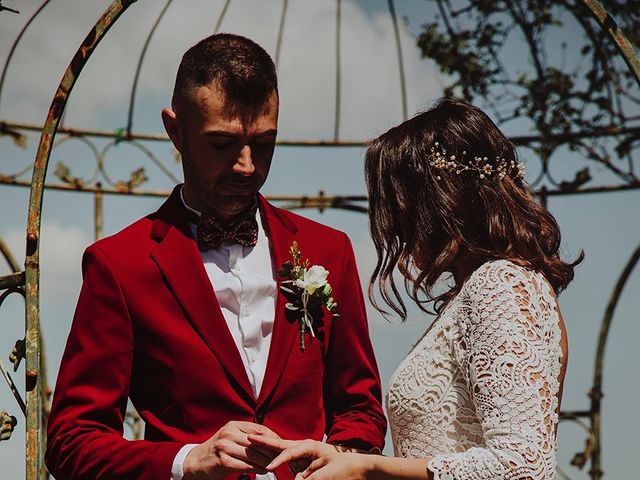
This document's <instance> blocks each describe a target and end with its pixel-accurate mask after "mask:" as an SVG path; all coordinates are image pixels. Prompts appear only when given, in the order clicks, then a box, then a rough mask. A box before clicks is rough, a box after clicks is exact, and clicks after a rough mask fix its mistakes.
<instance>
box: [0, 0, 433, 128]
mask: <svg viewBox="0 0 640 480" xmlns="http://www.w3.org/2000/svg"><path fill="white" fill-rule="evenodd" d="M109 3H110V2H107V1H100V2H96V1H94V2H76V1H73V0H59V1H57V2H52V4H51V5H49V6H47V7H46V8H45V10H44V11H43V13H42V15H41V16H40V17H38V19H36V21H35V22H34V23H33V24H32V26H31V27H30V29H29V30H28V31H27V33H26V35H25V36H24V37H23V40H22V42H21V43H20V45H19V46H18V49H17V50H16V52H15V55H14V59H13V61H12V64H11V67H10V69H9V71H8V76H7V80H6V83H5V86H4V91H3V96H2V99H1V100H2V103H1V104H0V117H2V118H8V119H11V120H16V121H28V122H37V123H39V122H42V121H43V119H44V117H45V115H46V112H47V109H48V107H49V104H50V102H51V98H52V96H53V93H54V91H55V88H56V87H57V85H58V83H59V81H60V79H61V77H62V74H63V72H64V69H65V68H66V66H67V64H68V62H69V61H70V59H71V57H72V55H73V53H74V52H75V50H76V49H77V47H78V46H79V45H80V42H81V41H82V39H83V38H84V37H85V35H86V33H87V31H88V30H89V28H90V26H91V25H92V24H93V23H94V22H95V21H96V20H97V18H98V17H99V16H100V15H101V14H102V12H103V11H104V10H105V9H106V7H107V6H108V5H109ZM39 4H40V2H39V1H35V0H32V1H24V2H22V5H21V6H20V7H21V9H22V10H23V13H21V15H20V16H16V15H13V16H10V15H9V14H2V15H0V58H4V57H5V56H6V54H8V51H9V48H10V45H11V44H12V43H13V40H14V38H15V37H16V35H17V33H18V31H19V30H20V28H21V27H22V25H23V24H24V22H25V21H26V19H27V18H28V16H29V15H30V14H31V12H32V11H34V10H35V8H36V7H37V6H39ZM163 6H164V2H144V3H143V2H140V3H134V4H133V5H132V6H131V7H129V9H128V10H127V11H126V12H125V13H124V14H123V16H122V17H121V18H120V19H119V20H118V21H117V22H116V24H115V25H114V26H113V27H112V29H111V31H109V32H108V33H107V36H106V37H105V39H104V40H103V41H102V43H101V44H100V45H99V46H98V47H97V49H96V50H95V52H94V53H93V56H92V57H91V58H90V60H89V62H88V63H87V65H86V67H85V69H84V70H83V71H82V73H81V74H80V76H79V80H78V82H77V84H76V86H75V87H74V91H73V92H72V94H71V96H70V100H69V104H68V107H67V113H66V124H67V125H68V126H70V127H87V128H109V129H110V128H116V127H120V126H124V125H125V123H126V116H127V109H128V103H129V95H130V92H131V86H132V82H133V78H134V74H135V68H136V65H137V62H138V58H139V54H140V52H141V50H142V47H143V44H144V41H145V39H146V37H147V35H148V33H149V32H150V30H151V27H152V25H153V23H154V22H155V20H156V18H157V16H158V15H159V13H160V11H161V9H162V7H163ZM221 8H222V2H219V5H218V4H214V5H212V4H211V2H210V1H207V0H189V1H188V2H186V1H174V2H173V3H172V4H171V6H170V7H169V9H168V11H167V13H166V15H165V16H164V18H163V20H162V22H161V23H160V25H159V26H158V29H157V30H156V32H155V35H154V37H153V40H152V42H151V44H150V46H149V49H148V51H147V55H146V57H145V59H144V63H143V66H142V74H141V76H140V82H139V85H138V90H137V92H138V95H137V103H136V110H135V117H134V120H135V121H136V122H137V123H136V124H137V125H139V128H141V129H143V130H145V131H148V130H149V128H152V129H153V130H154V131H161V129H162V126H161V123H160V120H159V109H160V108H161V107H162V106H163V105H165V104H167V103H168V102H169V98H170V95H171V89H172V86H173V81H174V77H175V72H176V69H177V65H178V63H179V61H180V57H181V55H182V53H183V52H184V51H185V50H186V49H187V48H188V47H189V46H190V45H192V44H193V43H195V42H196V41H198V40H199V39H200V38H202V37H204V36H206V35H208V34H210V33H212V31H213V29H214V26H215V23H216V21H217V19H218V15H219V13H220V11H221ZM70 12H73V15H70ZM280 13H281V10H280V4H278V8H274V4H273V3H272V2H255V1H246V0H245V1H244V2H242V1H237V2H233V3H232V4H231V6H230V8H229V10H228V12H227V16H226V17H225V21H224V22H223V24H222V30H224V31H234V32H238V33H241V34H245V35H248V36H250V37H251V38H253V39H255V40H256V41H258V42H259V43H261V44H262V45H263V46H264V47H265V48H266V49H267V50H268V51H269V52H270V53H271V54H272V55H273V56H275V49H276V39H277V34H278V25H279V22H280ZM335 28H336V20H335V3H334V2H308V1H303V0H297V1H291V2H289V9H288V13H287V18H286V24H285V30H284V41H283V48H282V53H281V62H280V68H279V76H280V82H281V96H282V115H281V129H280V130H281V132H282V136H283V138H284V137H288V138H292V137H295V138H301V137H303V138H330V137H332V135H333V120H334V98H335ZM341 35H342V40H341V45H342V47H341V56H342V58H341V68H342V102H341V109H342V112H341V119H340V123H341V137H342V138H345V139H350V138H368V137H371V136H374V135H376V134H377V133H379V132H380V131H381V130H384V129H387V128H389V127H390V126H391V125H392V124H395V123H398V122H399V121H400V120H401V101H400V95H399V74H398V68H397V57H396V51H395V39H394V34H393V26H392V23H391V20H390V18H389V16H388V15H387V14H386V13H374V14H368V13H367V12H365V11H363V10H362V8H361V7H360V6H358V5H357V4H356V3H355V2H343V4H342V27H341ZM401 43H402V45H403V49H404V55H403V57H404V61H405V68H406V73H407V79H408V97H409V102H410V104H409V114H412V113H413V112H414V111H415V110H416V109H418V108H419V107H420V106H421V105H423V104H424V103H425V102H426V101H427V100H429V99H430V98H433V97H436V96H438V95H439V92H440V88H439V80H438V78H439V74H437V73H436V72H435V71H434V70H433V69H432V68H431V66H430V65H429V64H427V63H425V62H424V61H422V60H421V59H420V57H419V54H418V52H417V49H416V48H415V45H414V44H415V41H414V39H413V37H412V36H411V35H410V34H409V33H408V32H407V31H406V29H404V28H402V27H401ZM152 110H153V111H152ZM140 125H142V126H140ZM143 127H144V128H143Z"/></svg>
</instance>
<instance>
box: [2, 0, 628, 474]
mask: <svg viewBox="0 0 640 480" xmlns="http://www.w3.org/2000/svg"><path fill="white" fill-rule="evenodd" d="M135 1H136V0H115V1H114V2H113V3H112V4H111V6H110V7H109V8H108V9H107V11H106V12H105V13H104V15H103V16H102V17H101V18H100V20H99V21H98V22H97V23H96V25H95V26H94V27H93V28H92V29H91V31H90V32H89V34H88V35H87V37H86V38H85V40H84V42H83V43H82V45H81V46H80V48H79V49H78V51H77V52H76V55H75V56H74V58H73V60H72V61H71V63H70V64H69V66H68V68H67V70H66V72H65V74H64V76H63V79H62V81H61V83H60V85H59V87H58V90H57V92H56V94H55V96H54V99H53V101H52V103H51V107H50V109H49V113H48V115H47V119H46V122H45V124H44V126H43V127H39V126H36V125H28V124H20V123H12V122H6V121H0V136H1V135H5V136H10V137H12V138H13V139H14V141H20V140H21V138H23V132H40V133H41V137H40V142H39V146H38V152H37V155H36V158H35V161H34V163H33V164H32V165H30V166H28V167H27V168H26V169H24V170H22V171H21V172H17V173H14V174H8V175H7V174H2V173H0V184H4V185H15V186H22V187H27V188H30V200H29V213H28V226H27V232H26V261H25V270H24V271H22V270H21V269H20V268H19V267H18V265H17V263H16V262H15V259H14V258H13V256H12V255H11V252H10V251H9V250H8V248H7V247H6V245H5V244H4V242H2V240H0V253H2V256H3V258H4V260H5V261H6V262H7V264H8V265H9V267H10V269H11V270H12V272H13V273H12V274H9V275H5V276H1V277H0V307H1V305H2V302H3V301H4V300H5V299H6V298H7V297H8V296H9V295H10V294H12V293H17V294H19V295H21V296H23V297H24V298H25V318H26V328H25V338H24V340H23V341H22V343H21V341H20V340H19V341H18V342H17V343H16V348H15V350H14V352H13V353H12V356H11V361H12V363H13V364H14V369H17V368H18V366H19V364H20V362H21V360H22V359H25V363H26V365H25V378H26V400H23V399H22V397H21V395H20V392H18V389H17V388H16V387H15V384H13V381H12V380H11V377H10V374H9V372H8V370H7V369H6V367H5V366H4V364H3V363H2V362H1V361H0V369H1V370H2V373H3V376H4V377H5V379H6V380H7V382H8V383H9V386H10V387H11V388H12V391H13V392H14V396H15V397H16V401H17V403H18V405H19V407H20V408H21V410H23V412H24V415H25V417H26V446H25V452H26V479H27V480H35V479H37V478H46V477H47V473H46V470H45V468H44V465H43V462H42V455H43V448H44V438H43V431H44V425H45V423H46V417H47V411H48V397H49V395H50V391H49V388H48V385H47V379H46V362H45V355H44V352H43V350H42V348H43V345H42V335H41V332H40V323H39V322H40V311H39V300H40V294H39V291H40V289H39V271H40V267H39V249H40V227H41V215H42V205H43V195H44V190H45V189H53V190H68V191H76V192H84V193H89V194H93V195H94V198H95V237H96V238H99V237H100V236H101V235H102V209H103V205H102V200H103V196H104V195H129V196H147V197H149V196H155V197H164V196H166V195H167V194H168V193H169V192H166V191H156V190H144V189H140V188H139V187H140V185H142V184H143V183H144V181H145V180H146V173H145V171H144V169H142V168H141V169H137V170H136V171H134V172H132V174H131V176H130V178H129V179H127V180H116V181H114V180H113V179H112V178H111V177H110V176H109V175H108V174H107V172H106V168H105V157H106V154H107V153H108V151H109V149H110V148H111V147H112V146H113V145H116V144H118V143H120V142H126V143H128V144H129V145H131V146H133V147H134V148H137V149H138V150H139V151H140V152H141V153H143V154H144V155H145V156H146V157H147V158H148V159H149V160H151V162H152V163H153V164H154V165H155V166H156V167H157V168H158V169H159V170H160V171H161V172H162V173H163V174H165V175H167V176H168V177H169V178H170V179H171V180H172V181H174V180H176V179H175V177H174V178H171V177H172V174H171V172H170V171H169V170H168V169H166V168H165V167H164V166H163V163H162V162H161V161H160V160H159V159H158V158H157V157H156V156H155V155H154V154H153V152H152V151H151V150H150V149H148V148H147V147H146V146H145V144H144V143H143V142H156V141H162V142H167V141H168V138H166V137H165V136H163V135H153V134H144V133H136V132H134V131H133V125H132V118H133V109H134V105H135V95H136V88H137V82H138V78H139V74H140V69H141V66H142V62H143V60H144V56H145V52H146V49H147V46H148V44H149V42H150V40H151V38H152V36H153V34H154V32H155V29H156V27H157V26H158V24H159V23H160V22H161V20H162V17H163V15H164V13H165V12H166V10H167V9H168V8H169V6H170V4H171V3H172V0H167V2H166V4H165V6H164V8H163V9H162V12H161V13H160V16H159V17H158V19H157V20H156V22H155V24H154V26H153V28H152V30H151V31H150V33H149V35H148V37H147V39H146V41H145V44H144V47H143V49H142V53H141V56H140V59H139V61H138V65H137V69H136V74H135V77H134V81H133V87H132V92H131V97H130V103H129V112H128V116H127V118H128V122H127V126H126V128H124V129H121V130H118V131H116V132H107V131H95V130H93V131H90V130H74V129H68V128H64V127H62V126H61V120H62V115H63V113H64V109H65V106H66V102H67V100H68V98H69V95H70V94H71V92H72V89H73V86H74V84H75V82H76V80H77V78H78V76H79V75H80V74H81V72H82V69H83V67H84V65H85V64H86V62H87V60H88V59H89V57H90V56H91V54H92V53H93V51H94V50H95V48H96V47H97V46H98V44H99V43H100V41H101V40H102V39H103V38H104V37H105V35H106V34H107V32H108V30H109V29H110V27H111V26H112V25H113V24H114V23H115V22H116V21H117V20H118V18H119V17H120V16H121V15H122V14H123V13H124V12H125V10H126V9H127V8H128V7H129V6H130V5H131V4H132V3H135ZM582 2H583V4H584V5H585V6H586V7H588V8H589V9H590V11H591V12H592V14H593V16H594V18H595V19H596V20H597V21H598V23H599V24H600V25H601V27H602V28H603V29H606V30H607V32H608V33H609V36H610V37H611V39H612V41H613V42H615V44H616V45H617V47H618V49H619V51H620V55H621V56H622V58H623V59H624V60H625V62H626V63H627V65H628V67H629V69H630V71H631V72H632V73H633V75H634V77H635V79H636V81H637V82H638V83H639V84H640V61H639V60H638V57H637V56H636V54H635V51H634V49H633V46H632V45H631V44H630V42H628V40H627V39H626V37H625V36H624V34H623V32H622V31H620V29H619V28H618V27H617V26H616V24H615V21H614V20H613V19H612V18H611V17H610V16H609V15H608V14H607V12H606V11H605V10H604V9H603V8H602V6H601V5H600V3H599V2H597V1H593V0H582ZM48 3H49V0H45V1H44V2H43V4H42V5H41V7H40V8H39V9H38V10H37V11H36V13H35V14H34V16H33V17H32V18H31V19H30V20H29V22H28V23H27V24H26V25H25V27H24V28H23V30H22V32H21V33H20V35H19V37H18V38H17V39H16V43H15V44H14V46H13V47H12V49H11V53H10V55H9V59H8V60H7V63H6V64H5V67H4V69H3V72H2V77H0V94H1V93H2V85H3V83H4V78H5V75H6V71H7V68H8V65H9V62H10V60H11V56H12V55H13V52H14V50H15V46H16V45H17V43H18V42H19V40H20V38H21V37H22V35H23V34H24V32H25V30H26V29H27V27H28V26H29V25H30V24H31V22H32V20H33V19H34V18H35V17H36V16H37V15H39V14H40V12H41V11H42V10H43V9H44V7H45V6H46V5H47V4H48ZM230 3H231V0H226V1H225V4H224V6H223V9H222V11H221V13H220V16H219V18H218V21H217V23H216V28H215V31H218V30H219V28H220V25H221V24H222V21H223V19H224V16H225V15H226V12H227V10H228V7H229V5H230ZM287 4H288V2H287V0H283V7H282V12H281V18H280V25H279V30H278V41H277V50H276V62H277V61H279V58H280V51H281V45H282V37H283V30H284V26H285V19H286V15H287ZM388 8H389V14H390V17H391V19H392V22H393V28H394V33H395V41H396V51H397V55H398V67H399V77H400V84H401V98H402V102H403V105H402V106H403V110H402V111H403V117H404V118H406V117H407V105H406V104H407V98H406V83H405V77H404V66H403V62H402V49H401V45H400V37H399V34H398V22H397V17H396V14H395V7H394V2H393V0H388ZM341 24H342V17H341V0H336V67H337V68H336V72H337V73H336V77H337V78H336V96H335V121H334V136H333V139H332V140H331V141H307V140H279V141H278V144H279V145H281V146H315V147H344V146H363V145H365V143H364V142H361V141H345V140H342V139H341V138H340V103H341V91H340V81H341V73H340V30H341ZM0 99H1V98H0ZM629 132H631V133H634V134H638V135H640V129H639V128H627V127H616V128H604V129H602V128H601V129H594V130H592V131H588V132H585V131H582V132H574V133H566V134H562V135H556V136H554V137H547V140H549V139H550V138H551V140H554V141H557V142H563V141H567V140H568V139H570V138H571V137H573V136H578V135H581V136H585V135H586V136H594V137H595V136H612V135H619V134H621V133H629ZM56 134H62V135H66V136H65V137H63V138H62V139H61V140H60V141H58V142H57V143H54V140H55V136H56ZM96 138H108V139H110V143H109V144H108V145H107V146H106V147H104V148H103V149H102V150H100V149H98V147H97V146H96V144H95V143H94V141H93V140H94V139H96ZM70 140H75V141H80V142H82V143H84V144H85V145H86V146H87V147H88V148H89V149H90V151H91V152H92V154H93V155H94V159H95V161H96V170H95V173H94V175H93V176H92V177H91V178H89V179H82V178H79V177H74V176H72V175H71V172H70V170H69V169H68V168H66V166H64V165H63V164H58V167H57V169H56V176H57V177H58V178H59V179H60V181H61V182H60V183H45V176H46V172H47V168H48V163H49V158H50V155H51V152H52V150H53V149H55V148H56V146H58V145H60V144H61V143H63V142H66V141H70ZM539 140H540V139H539V137H536V136H522V137H515V138H512V141H513V142H514V143H515V144H517V145H524V146H526V145H530V144H534V143H536V142H538V141H539ZM28 171H32V178H31V181H27V180H24V179H21V178H20V177H21V176H23V175H25V174H26V173H28ZM623 173H624V172H623ZM544 174H545V172H544V169H543V172H542V173H541V177H542V176H544ZM623 176H624V175H623ZM540 179H541V178H539V179H538V180H540ZM103 182H104V183H103ZM534 183H538V182H534ZM552 183H553V184H554V185H555V187H557V188H554V189H549V188H547V187H545V186H540V187H539V188H538V189H537V193H538V194H539V195H540V196H541V197H542V198H543V199H545V198H547V197H549V196H557V195H575V194H588V193H599V192H610V191H623V190H630V189H640V181H638V179H637V178H636V177H635V175H633V172H631V173H630V174H629V177H628V178H627V182H626V183H625V184H622V185H615V186H599V187H591V188H582V186H581V185H580V184H578V183H575V182H563V183H560V184H558V183H556V182H552ZM103 185H106V186H103ZM269 198H270V199H271V200H272V201H277V202H284V204H285V205H284V206H285V207H287V208H314V209H318V210H320V211H322V210H324V209H328V208H337V209H344V210H349V211H355V212H363V213H366V211H367V209H366V201H367V199H366V197H364V196H358V195H356V196H350V195H345V196H325V195H324V194H323V192H319V194H317V195H313V196H300V195H289V196H271V197H269ZM639 260H640V246H638V248H637V249H636V250H635V251H634V252H633V254H632V255H631V257H630V259H629V261H628V263H627V265H626V266H625V268H624V270H623V272H622V273H621V275H620V277H619V279H618V281H617V283H616V285H615V287H614V289H613V292H612V294H611V298H610V301H609V304H608V306H607V309H606V311H605V314H604V318H603V320H602V323H601V329H600V335H599V340H598V345H597V351H596V355H595V366H594V380H593V386H592V388H591V390H590V392H589V397H590V399H591V408H590V409H589V410H585V411H562V412H561V415H560V416H561V420H565V421H575V422H577V423H578V424H580V425H582V426H583V427H584V428H585V430H586V432H587V442H586V446H585V449H584V451H582V452H579V453H578V454H576V457H575V458H574V460H573V462H572V463H573V464H574V465H576V466H578V467H580V468H582V466H584V465H585V464H586V463H587V462H588V463H589V464H590V471H589V473H590V476H591V478H593V479H600V478H601V477H602V474H603V472H602V469H601V455H600V447H601V426H600V412H601V398H602V375H603V366H604V354H605V350H606V343H607V338H608V334H609V328H610V326H611V323H612V320H613V315H614V313H615V310H616V306H617V304H618V301H619V298H620V296H621V293H622V291H623V289H624V287H625V284H626V283H627V280H628V279H629V277H630V275H631V273H632V272H633V271H634V269H635V268H636V266H637V264H638V261H639ZM583 419H586V420H587V421H588V425H587V424H585V423H584V422H583ZM128 421H129V422H131V425H132V426H133V428H134V430H135V429H136V421H137V420H136V417H135V415H134V416H132V417H130V418H129V419H128ZM0 427H1V430H0V440H4V439H6V438H7V437H8V436H10V434H11V430H12V429H13V427H15V418H14V417H12V416H11V415H9V414H7V413H6V412H4V411H2V412H0Z"/></svg>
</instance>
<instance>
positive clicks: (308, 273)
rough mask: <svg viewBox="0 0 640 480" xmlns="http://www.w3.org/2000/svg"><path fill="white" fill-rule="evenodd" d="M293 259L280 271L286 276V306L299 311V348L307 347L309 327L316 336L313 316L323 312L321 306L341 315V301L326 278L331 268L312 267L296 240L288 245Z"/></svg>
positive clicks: (284, 283)
mask: <svg viewBox="0 0 640 480" xmlns="http://www.w3.org/2000/svg"><path fill="white" fill-rule="evenodd" d="M289 253H290V254H291V260H290V261H288V262H285V263H284V265H282V268H281V269H280V270H279V271H278V276H280V277H281V278H283V279H284V280H283V281H282V285H281V286H280V289H281V290H282V292H283V293H284V295H285V297H286V298H287V300H289V301H288V302H287V303H286V304H285V308H286V309H287V310H290V311H292V312H297V313H298V324H299V325H300V350H302V351H304V335H305V333H306V332H307V331H308V332H309V333H310V334H311V336H312V337H315V336H316V333H315V331H314V329H313V323H314V318H317V316H318V315H322V311H321V307H324V308H326V309H327V310H328V311H330V312H331V313H332V314H333V316H334V317H337V316H339V315H338V312H337V307H338V304H337V303H336V302H335V301H334V300H333V297H332V296H331V292H332V289H331V285H330V284H329V282H328V281H327V277H328V276H329V271H328V270H327V269H325V268H324V267H323V266H321V265H313V266H311V267H309V260H305V261H304V262H303V261H301V257H302V255H301V253H300V249H299V248H298V242H295V241H294V242H293V243H292V244H291V247H290V248H289Z"/></svg>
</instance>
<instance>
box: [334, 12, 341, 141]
mask: <svg viewBox="0 0 640 480" xmlns="http://www.w3.org/2000/svg"><path fill="white" fill-rule="evenodd" d="M341 24H342V2H341V0H336V107H335V121H334V122H335V123H334V125H333V141H334V143H337V142H338V139H339V138H340V93H341V92H340V90H341V88H342V85H341V78H342V75H341V73H340V28H341Z"/></svg>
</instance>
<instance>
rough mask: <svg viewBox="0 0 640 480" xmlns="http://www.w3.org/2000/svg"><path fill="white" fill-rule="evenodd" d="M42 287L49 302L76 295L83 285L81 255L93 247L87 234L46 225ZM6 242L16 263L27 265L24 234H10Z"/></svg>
mask: <svg viewBox="0 0 640 480" xmlns="http://www.w3.org/2000/svg"><path fill="white" fill-rule="evenodd" d="M40 238H41V242H40V245H41V247H40V265H41V273H40V285H41V290H42V293H43V295H46V296H47V297H48V298H49V297H50V298H54V297H58V296H62V297H63V298H70V297H73V296H74V295H77V292H78V288H79V285H80V263H81V259H82V252H83V251H84V249H85V248H86V247H87V246H88V245H89V244H90V243H91V241H92V240H91V239H90V237H89V235H88V233H87V232H86V231H84V230H83V229H81V228H80V227H77V226H65V225H62V224H60V223H57V222H44V223H43V225H42V231H41V234H40ZM4 239H5V242H6V244H7V246H8V247H9V249H10V250H11V252H12V253H13V255H14V256H15V257H16V261H17V262H18V263H19V264H20V265H23V264H24V250H25V247H24V245H25V240H24V239H25V231H24V230H18V229H15V228H14V229H11V230H8V231H7V233H6V234H5V235H4Z"/></svg>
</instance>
